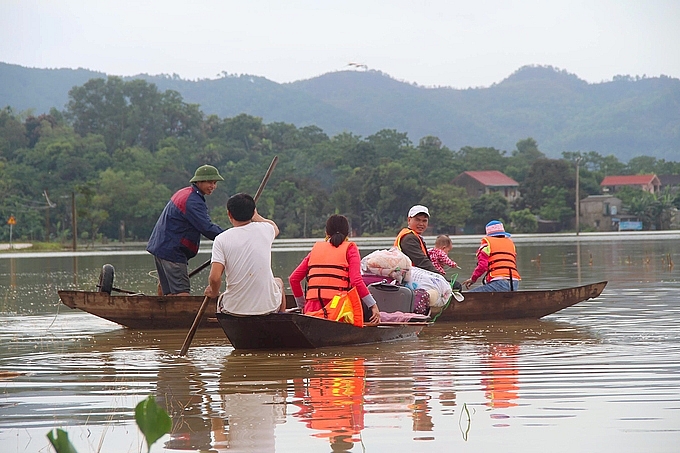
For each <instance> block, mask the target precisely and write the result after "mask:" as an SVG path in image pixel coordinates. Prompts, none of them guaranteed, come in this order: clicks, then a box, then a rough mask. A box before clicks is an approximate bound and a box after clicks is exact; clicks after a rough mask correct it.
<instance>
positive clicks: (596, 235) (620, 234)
mask: <svg viewBox="0 0 680 453" xmlns="http://www.w3.org/2000/svg"><path fill="white" fill-rule="evenodd" d="M482 236H483V235H480V234H467V235H450V238H451V240H452V241H453V243H454V244H477V243H478V242H479V239H480V238H481V237H482ZM512 237H513V240H514V241H515V242H519V243H522V242H524V243H527V242H546V243H549V242H573V241H583V242H590V241H602V240H607V241H618V240H636V239H639V240H643V239H680V230H662V231H612V232H581V233H579V235H578V236H577V235H576V233H575V232H566V233H543V234H539V233H529V234H513V235H512ZM320 239H321V238H297V239H276V240H275V241H274V245H273V251H287V250H289V251H293V250H298V249H299V250H306V249H311V247H312V245H313V244H314V243H315V242H316V241H318V240H320ZM350 239H351V240H352V241H354V242H356V243H357V244H359V245H360V246H361V247H362V248H366V249H369V248H371V247H376V248H389V247H391V246H392V244H393V242H394V237H392V236H370V237H367V236H362V237H353V238H350ZM424 239H425V242H426V243H428V244H430V243H432V244H434V241H435V239H436V235H426V236H424ZM201 244H202V246H201V249H200V250H199V253H210V248H211V245H212V241H207V240H205V241H202V242H201ZM145 248H146V242H124V243H120V242H107V243H103V244H101V243H100V244H92V243H87V244H78V250H76V251H75V252H73V249H72V244H70V243H69V244H62V243H57V242H33V243H26V242H21V243H13V244H12V248H11V249H10V248H9V244H8V243H0V256H2V255H12V256H17V255H23V254H33V253H36V252H38V253H44V252H55V253H59V254H64V253H66V254H69V255H70V254H74V253H75V254H88V253H98V254H99V253H104V252H111V253H113V254H115V253H117V252H126V253H130V252H132V253H135V252H139V253H146V250H145Z"/></svg>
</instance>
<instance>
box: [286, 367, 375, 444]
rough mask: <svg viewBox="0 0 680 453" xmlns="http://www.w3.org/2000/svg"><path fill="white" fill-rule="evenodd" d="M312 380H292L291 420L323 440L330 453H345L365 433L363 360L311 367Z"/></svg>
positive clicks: (364, 370) (310, 378)
mask: <svg viewBox="0 0 680 453" xmlns="http://www.w3.org/2000/svg"><path fill="white" fill-rule="evenodd" d="M311 372H312V374H313V377H309V378H305V379H300V378H298V379H294V380H293V383H294V387H293V389H294V390H293V395H294V397H295V400H294V402H293V405H294V406H296V407H297V408H298V409H299V410H298V412H296V413H294V414H293V416H294V417H296V418H299V419H300V420H301V421H302V422H303V423H304V424H305V426H306V427H307V428H309V429H311V430H313V431H315V432H314V434H312V435H313V436H314V437H319V438H326V439H328V440H329V442H330V444H331V449H332V450H333V451H346V450H349V449H351V448H352V446H353V444H354V442H360V441H361V439H360V438H359V437H358V435H359V434H360V433H361V430H362V429H364V384H365V381H366V369H365V367H364V359H363V358H360V357H357V358H352V357H350V358H341V359H336V360H331V361H329V362H325V363H315V364H313V365H312V367H311Z"/></svg>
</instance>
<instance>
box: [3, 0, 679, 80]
mask: <svg viewBox="0 0 680 453" xmlns="http://www.w3.org/2000/svg"><path fill="white" fill-rule="evenodd" d="M0 61H2V62H5V63H13V64H19V65H23V66H29V67H39V68H78V67H82V68H87V69H92V70H97V71H102V72H105V73H107V74H112V75H135V74H139V73H148V74H173V73H176V74H178V75H179V76H181V77H182V78H185V79H197V78H216V77H218V75H219V74H220V73H222V71H226V72H227V73H230V74H252V75H258V76H263V77H266V78H268V79H270V80H274V81H276V82H290V81H294V80H300V79H308V78H311V77H315V76H318V75H320V74H324V73H326V72H331V71H338V70H343V69H348V68H349V66H348V63H358V64H362V65H366V66H367V67H368V68H369V69H375V70H380V71H382V72H385V73H387V74H389V75H391V76H392V77H394V78H396V79H399V80H404V81H407V82H415V83H418V84H420V85H425V86H451V87H455V88H466V87H471V86H472V87H478V86H489V85H491V84H493V83H496V82H500V81H501V80H503V79H504V78H506V77H507V76H508V75H510V74H511V73H512V72H514V71H515V70H517V69H518V68H520V67H521V66H524V65H551V66H555V67H557V68H560V69H564V70H566V71H568V72H570V73H574V74H576V75H577V76H579V77H580V78H582V79H584V80H587V81H588V82H601V81H605V80H611V78H612V77H613V76H615V75H618V74H630V75H633V76H635V75H639V76H642V75H647V76H658V75H661V74H665V75H668V76H671V77H676V78H680V0H636V1H633V0H586V1H582V0H540V1H539V0H533V1H530V0H527V1H513V0H488V1H485V0H466V1H459V0H441V1H440V0H434V1H401V0H390V1H371V0H356V1H355V0H343V1H324V0H310V1H299V0H279V1H268V0H239V1H231V0H185V1H179V0H157V1H149V0H115V1H112V0H0Z"/></svg>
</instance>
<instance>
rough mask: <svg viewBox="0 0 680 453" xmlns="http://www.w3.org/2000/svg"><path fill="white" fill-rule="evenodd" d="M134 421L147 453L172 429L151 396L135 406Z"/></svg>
mask: <svg viewBox="0 0 680 453" xmlns="http://www.w3.org/2000/svg"><path fill="white" fill-rule="evenodd" d="M135 420H136V421H137V426H139V429H140V430H141V431H142V434H144V437H145V438H146V446H147V451H151V445H153V444H154V443H155V442H156V441H157V440H158V439H160V438H161V437H163V436H164V435H165V434H167V433H169V432H170V430H171V429H172V420H170V417H169V416H168V413H167V412H165V410H164V409H163V408H161V407H160V406H158V404H156V400H155V399H154V397H153V396H149V397H148V398H147V399H145V400H143V401H141V402H140V403H139V404H137V407H135ZM59 453H61V452H59Z"/></svg>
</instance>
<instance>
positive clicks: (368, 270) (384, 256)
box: [361, 247, 411, 284]
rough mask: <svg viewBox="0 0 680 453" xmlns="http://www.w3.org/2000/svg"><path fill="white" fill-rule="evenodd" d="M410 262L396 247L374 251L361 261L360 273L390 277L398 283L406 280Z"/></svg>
mask: <svg viewBox="0 0 680 453" xmlns="http://www.w3.org/2000/svg"><path fill="white" fill-rule="evenodd" d="M410 270H411V260H410V259H409V257H408V256H406V255H404V254H403V253H402V251H401V250H399V249H398V248H397V247H391V248H390V249H389V250H376V251H375V252H371V253H369V254H368V255H366V256H365V257H364V258H363V259H362V260H361V273H362V274H372V275H379V276H381V277H390V278H393V279H394V280H396V281H397V283H400V284H401V282H402V281H404V280H408V277H409V272H410Z"/></svg>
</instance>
